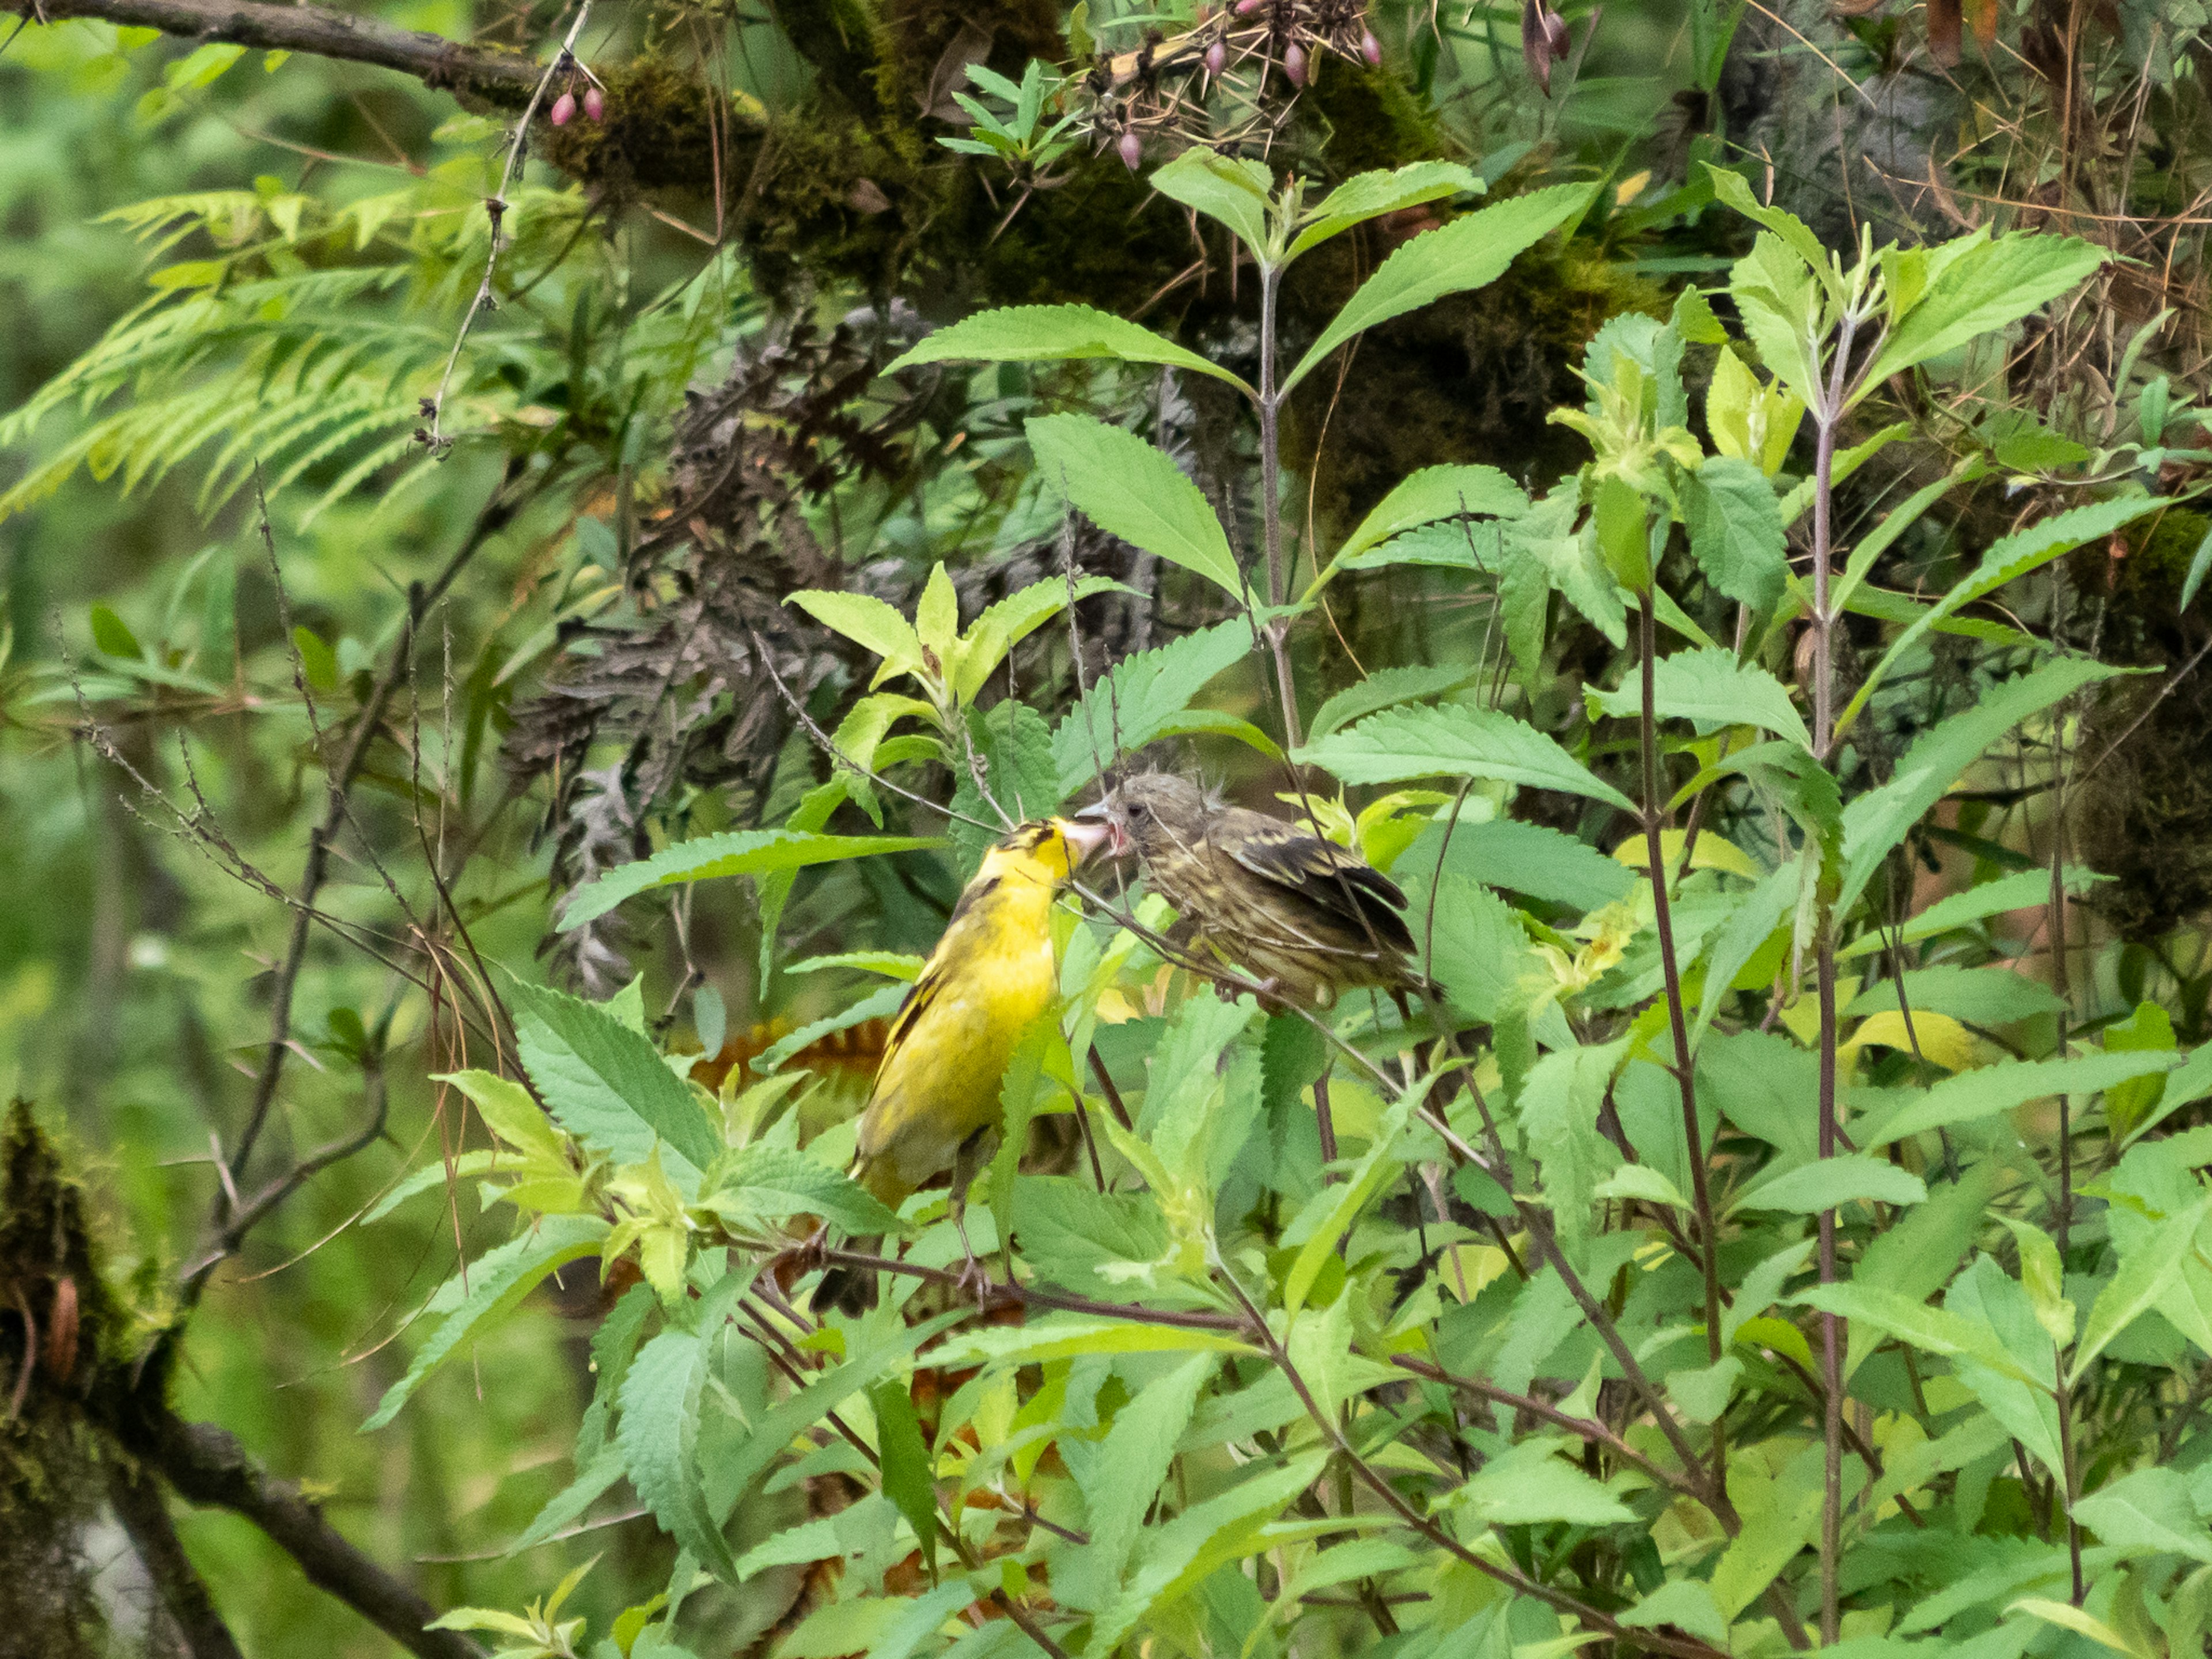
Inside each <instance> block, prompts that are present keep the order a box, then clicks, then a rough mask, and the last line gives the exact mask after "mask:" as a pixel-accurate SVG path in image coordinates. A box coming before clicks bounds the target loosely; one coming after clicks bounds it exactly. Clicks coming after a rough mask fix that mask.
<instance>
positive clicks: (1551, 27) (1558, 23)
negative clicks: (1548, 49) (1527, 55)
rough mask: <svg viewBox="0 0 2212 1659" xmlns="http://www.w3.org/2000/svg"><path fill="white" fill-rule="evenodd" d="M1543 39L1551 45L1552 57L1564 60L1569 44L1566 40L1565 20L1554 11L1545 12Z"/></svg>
mask: <svg viewBox="0 0 2212 1659" xmlns="http://www.w3.org/2000/svg"><path fill="white" fill-rule="evenodd" d="M1544 38H1545V39H1546V40H1548V41H1549V42H1550V43H1551V46H1552V56H1553V57H1554V58H1565V56H1566V55H1567V51H1568V48H1569V46H1570V44H1571V43H1570V41H1569V40H1568V39H1567V20H1566V19H1565V18H1564V17H1562V16H1560V15H1559V13H1557V12H1555V11H1547V12H1546V13H1545V14H1544Z"/></svg>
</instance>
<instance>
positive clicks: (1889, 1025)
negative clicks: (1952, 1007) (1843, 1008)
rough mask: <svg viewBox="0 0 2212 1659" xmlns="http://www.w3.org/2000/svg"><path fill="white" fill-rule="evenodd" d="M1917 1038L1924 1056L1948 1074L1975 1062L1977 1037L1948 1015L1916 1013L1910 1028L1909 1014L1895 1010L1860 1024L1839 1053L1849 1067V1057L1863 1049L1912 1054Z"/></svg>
mask: <svg viewBox="0 0 2212 1659" xmlns="http://www.w3.org/2000/svg"><path fill="white" fill-rule="evenodd" d="M1916 1037H1917V1038H1918V1039H1919V1043H1920V1057H1921V1058H1922V1059H1923V1060H1928V1061H1929V1062H1931V1063H1932V1064H1934V1065H1937V1066H1942V1068H1943V1069H1944V1070H1945V1071H1947V1072H1963V1071H1965V1070H1966V1068H1967V1067H1969V1066H1972V1064H1973V1063H1974V1037H1973V1034H1972V1032H1971V1031H1969V1030H1966V1027H1965V1026H1963V1025H1961V1024H1959V1022H1958V1021H1957V1020H1955V1019H1954V1018H1951V1017H1950V1015H1948V1014H1931V1013H1926V1012H1921V1013H1916V1014H1914V1015H1913V1016H1912V1024H1911V1028H1910V1029H1908V1028H1907V1027H1906V1025H1905V1015H1904V1014H1903V1013H1902V1012H1900V1011H1899V1010H1897V1009H1894V1008H1892V1009H1889V1010H1887V1012H1882V1013H1879V1014H1871V1015H1869V1016H1868V1017H1867V1018H1865V1019H1863V1020H1861V1021H1860V1022H1859V1024H1858V1029H1857V1030H1854V1031H1853V1032H1852V1033H1851V1035H1850V1039H1849V1040H1848V1041H1847V1042H1844V1043H1843V1044H1842V1045H1840V1046H1839V1047H1838V1048H1837V1050H1836V1054H1837V1057H1838V1060H1842V1061H1844V1063H1846V1064H1848V1063H1849V1060H1848V1058H1847V1057H1849V1056H1853V1055H1856V1054H1857V1053H1858V1051H1859V1050H1860V1049H1862V1048H1903V1049H1905V1050H1907V1051H1908V1052H1909V1051H1910V1050H1911V1048H1912V1045H1913V1039H1914V1038H1916Z"/></svg>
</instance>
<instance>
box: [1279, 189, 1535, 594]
mask: <svg viewBox="0 0 2212 1659" xmlns="http://www.w3.org/2000/svg"><path fill="white" fill-rule="evenodd" d="M1431 234H1433V233H1431ZM1527 511H1528V496H1527V495H1525V494H1524V493H1522V490H1521V489H1520V487H1519V486H1518V485H1516V483H1514V482H1513V481H1512V480H1511V479H1510V478H1509V477H1506V476H1505V475H1504V473H1503V472H1500V471H1498V469H1497V468H1496V467H1493V466H1425V467H1423V468H1421V469H1420V470H1419V471H1417V472H1414V473H1413V474H1412V475H1411V476H1409V477H1407V478H1405V479H1404V480H1402V481H1401V483H1399V484H1398V485H1397V486H1396V488H1395V489H1392V490H1391V491H1390V493H1389V495H1385V496H1384V497H1383V499H1382V500H1381V501H1379V502H1377V503H1376V506H1375V507H1374V510H1373V511H1371V512H1370V513H1368V515H1367V516H1366V517H1365V518H1364V519H1362V520H1360V521H1359V525H1358V528H1357V529H1355V530H1354V531H1353V532H1352V534H1351V535H1349V536H1347V537H1346V538H1345V540H1344V544H1343V545H1342V546H1341V547H1340V548H1338V549H1337V550H1336V558H1335V559H1334V560H1332V561H1331V562H1330V563H1329V565H1328V568H1324V569H1323V570H1322V572H1321V573H1320V574H1318V575H1316V577H1315V578H1314V579H1313V582H1312V584H1311V586H1309V587H1308V588H1307V589H1306V596H1307V597H1308V598H1309V599H1310V598H1311V597H1312V596H1313V595H1314V594H1315V593H1316V592H1318V591H1319V590H1320V588H1321V587H1322V584H1324V583H1325V582H1327V581H1328V579H1329V578H1330V576H1331V575H1333V574H1334V573H1335V571H1336V568H1338V562H1340V561H1343V560H1346V559H1355V558H1357V557H1358V556H1359V555H1361V554H1362V553H1364V552H1365V551H1366V550H1368V549H1369V548H1370V547H1375V546H1378V545H1380V544H1382V543H1383V542H1386V541H1389V539H1390V538H1392V537H1394V536H1397V535H1400V534H1402V533H1403V532H1406V531H1408V530H1411V529H1412V528H1413V526H1416V525H1424V524H1432V523H1434V522H1436V521H1437V520H1441V519H1454V518H1459V517H1462V516H1463V515H1468V514H1472V515H1476V516H1480V517H1485V518H1498V519H1510V518H1516V517H1518V516H1519V515H1520V514H1522V513H1526V512H1527Z"/></svg>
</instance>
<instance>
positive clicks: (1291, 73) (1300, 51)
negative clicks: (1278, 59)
mask: <svg viewBox="0 0 2212 1659" xmlns="http://www.w3.org/2000/svg"><path fill="white" fill-rule="evenodd" d="M1283 73H1284V75H1285V76H1288V77H1289V80H1290V82H1291V85H1292V86H1294V87H1302V86H1304V85H1305V83H1306V49H1305V48H1304V46H1300V45H1299V44H1298V43H1297V41H1295V40H1293V41H1291V45H1290V49H1289V50H1288V51H1286V52H1284V53H1283Z"/></svg>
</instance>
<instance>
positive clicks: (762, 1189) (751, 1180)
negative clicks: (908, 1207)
mask: <svg viewBox="0 0 2212 1659" xmlns="http://www.w3.org/2000/svg"><path fill="white" fill-rule="evenodd" d="M714 1176H715V1179H714V1188H713V1190H712V1191H711V1192H709V1193H708V1194H707V1195H706V1196H705V1197H703V1198H702V1199H701V1200H699V1201H700V1203H701V1205H702V1206H703V1207H705V1208H707V1209H709V1210H713V1211H714V1212H716V1213H717V1214H719V1215H720V1216H721V1217H722V1218H723V1219H724V1220H725V1221H728V1222H731V1223H732V1224H737V1223H741V1222H743V1221H744V1220H747V1219H758V1220H761V1221H782V1220H786V1219H787V1218H790V1217H792V1216H794V1215H814V1216H819V1217H821V1218H823V1220H824V1221H827V1222H829V1223H830V1224H831V1225H835V1226H836V1227H839V1228H841V1229H842V1230H843V1231H846V1232H848V1233H859V1234H868V1233H887V1232H896V1231H898V1230H899V1220H898V1217H897V1216H896V1215H895V1214H894V1213H893V1212H891V1211H890V1210H889V1209H887V1208H886V1207H884V1205H883V1204H882V1202H881V1201H879V1200H878V1199H877V1198H876V1197H875V1196H874V1195H873V1194H871V1193H870V1192H869V1191H868V1190H867V1188H865V1187H862V1186H860V1184H859V1183H857V1182H854V1181H853V1180H852V1179H851V1178H850V1177H848V1176H845V1175H844V1174H842V1173H841V1172H840V1171H838V1170H833V1169H831V1168H829V1165H827V1164H817V1162H815V1160H814V1159H812V1158H809V1157H808V1156H807V1155H806V1154H805V1152H799V1151H798V1150H796V1149H795V1148H793V1147H789V1146H747V1147H744V1148H743V1149H742V1150H739V1151H737V1152H731V1153H728V1154H726V1156H725V1158H724V1159H723V1161H722V1162H721V1163H720V1164H719V1165H717V1166H716V1169H715V1170H714Z"/></svg>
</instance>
